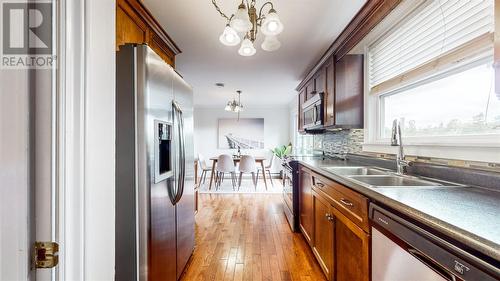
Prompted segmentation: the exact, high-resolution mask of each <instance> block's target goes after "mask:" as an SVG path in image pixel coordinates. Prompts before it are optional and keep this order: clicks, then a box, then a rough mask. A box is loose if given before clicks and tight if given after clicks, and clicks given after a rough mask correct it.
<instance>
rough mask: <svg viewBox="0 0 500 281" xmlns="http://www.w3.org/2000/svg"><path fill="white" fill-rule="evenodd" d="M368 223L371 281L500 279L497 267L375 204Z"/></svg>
mask: <svg viewBox="0 0 500 281" xmlns="http://www.w3.org/2000/svg"><path fill="white" fill-rule="evenodd" d="M370 219H371V221H372V281H442V280H452V281H455V280H465V281H468V280H470V281H489V280H500V273H499V269H498V267H495V266H493V265H491V264H489V263H487V262H485V261H483V260H481V259H479V258H478V257H476V256H473V255H471V254H470V253H468V252H466V251H464V250H463V249H460V248H458V247H456V246H455V245H453V244H451V243H449V242H447V241H445V240H443V239H442V238H439V237H437V236H435V235H433V234H431V233H429V232H428V231H426V230H424V229H422V228H421V227H419V226H417V225H415V224H413V223H411V222H409V221H408V220H405V219H403V218H401V217H400V216H398V215H396V214H395V213H393V212H391V211H388V210H386V209H384V208H382V207H380V206H378V205H376V204H373V203H371V204H370Z"/></svg>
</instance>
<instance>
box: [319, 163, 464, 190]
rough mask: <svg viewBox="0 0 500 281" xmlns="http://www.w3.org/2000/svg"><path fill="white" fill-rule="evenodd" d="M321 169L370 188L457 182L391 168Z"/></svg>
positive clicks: (440, 185) (441, 185) (452, 184)
mask: <svg viewBox="0 0 500 281" xmlns="http://www.w3.org/2000/svg"><path fill="white" fill-rule="evenodd" d="M322 169H324V170H326V171H328V172H330V173H333V174H336V175H338V176H342V177H346V178H348V179H351V180H353V181H356V182H358V183H360V184H362V185H367V186H369V187H371V188H390V187H393V188H405V187H408V188H409V187H414V188H416V187H432V186H436V187H448V186H450V187H451V186H457V184H454V183H450V182H446V181H441V180H435V179H427V178H425V179H423V178H420V177H414V176H408V175H399V174H396V173H395V172H393V171H391V170H384V169H380V168H375V167H323V168H322Z"/></svg>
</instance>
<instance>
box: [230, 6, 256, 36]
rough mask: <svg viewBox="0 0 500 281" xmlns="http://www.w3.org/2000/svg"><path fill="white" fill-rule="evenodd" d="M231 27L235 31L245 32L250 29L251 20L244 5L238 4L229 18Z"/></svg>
mask: <svg viewBox="0 0 500 281" xmlns="http://www.w3.org/2000/svg"><path fill="white" fill-rule="evenodd" d="M231 27H232V28H233V29H234V30H236V31H237V32H242V33H247V32H248V31H249V30H250V29H252V22H251V21H250V16H249V15H248V10H247V8H246V6H245V5H243V4H242V5H240V6H239V7H238V11H237V12H236V14H235V15H234V18H233V19H232V20H231Z"/></svg>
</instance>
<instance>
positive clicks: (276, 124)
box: [194, 106, 291, 172]
mask: <svg viewBox="0 0 500 281" xmlns="http://www.w3.org/2000/svg"><path fill="white" fill-rule="evenodd" d="M289 116H290V111H289V108H288V107H287V106H284V107H282V108H246V109H245V111H244V112H242V113H241V115H240V117H241V118H264V147H265V149H256V150H242V153H248V154H252V155H254V156H267V157H270V156H271V154H272V153H271V152H270V149H272V148H274V147H276V146H279V145H286V144H288V143H289V142H290V141H291V138H290V133H289V132H290V125H289V124H290V120H289ZM236 117H237V115H236V114H235V113H232V112H227V111H225V110H224V108H223V107H220V108H195V109H194V151H195V156H196V155H198V153H201V154H202V155H203V156H204V157H205V158H210V157H213V156H217V155H219V154H222V153H229V154H232V153H235V151H234V150H233V151H231V150H228V149H218V148H217V131H218V130H217V129H218V119H219V118H236ZM279 170H280V165H279V163H277V161H276V162H275V163H274V165H273V172H278V171H279Z"/></svg>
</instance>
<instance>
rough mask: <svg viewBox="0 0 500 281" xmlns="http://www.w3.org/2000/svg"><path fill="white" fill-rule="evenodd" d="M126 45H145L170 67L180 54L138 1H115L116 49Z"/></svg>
mask: <svg viewBox="0 0 500 281" xmlns="http://www.w3.org/2000/svg"><path fill="white" fill-rule="evenodd" d="M127 43H135V44H147V45H148V46H149V47H151V49H153V50H154V51H155V52H156V53H157V54H158V55H159V56H160V57H161V58H162V59H163V60H164V61H165V62H167V63H168V64H170V65H171V66H172V67H175V56H176V55H177V54H179V53H180V52H181V51H180V49H179V48H178V47H177V45H176V44H175V43H174V41H173V40H172V39H171V38H170V37H169V36H168V34H167V33H166V32H165V30H164V29H163V28H162V27H161V26H160V24H159V23H158V21H156V19H155V18H154V17H153V16H152V15H151V13H150V12H149V11H148V9H147V8H146V7H145V6H144V4H142V2H141V1H139V0H117V1H116V49H117V50H118V48H119V47H120V46H121V45H124V44H127Z"/></svg>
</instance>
